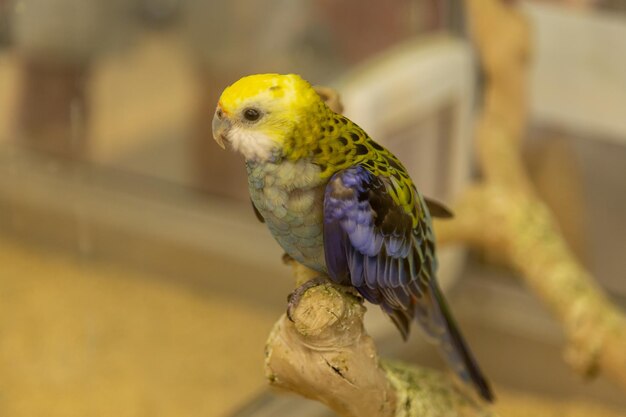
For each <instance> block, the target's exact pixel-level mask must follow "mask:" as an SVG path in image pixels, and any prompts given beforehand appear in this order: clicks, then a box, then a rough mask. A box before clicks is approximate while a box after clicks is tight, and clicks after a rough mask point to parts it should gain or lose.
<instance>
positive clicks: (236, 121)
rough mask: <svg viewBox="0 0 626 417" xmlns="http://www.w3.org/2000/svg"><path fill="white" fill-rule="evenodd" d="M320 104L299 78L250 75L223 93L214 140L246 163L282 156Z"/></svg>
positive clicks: (314, 94)
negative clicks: (299, 129)
mask: <svg viewBox="0 0 626 417" xmlns="http://www.w3.org/2000/svg"><path fill="white" fill-rule="evenodd" d="M320 105H323V104H322V101H321V99H320V97H319V96H318V95H317V93H316V92H315V90H313V88H312V87H311V85H310V84H309V83H308V82H306V81H305V80H303V79H302V78H300V76H298V75H295V74H288V75H280V74H259V75H250V76H247V77H244V78H242V79H240V80H239V81H237V82H235V83H234V84H233V85H231V86H229V87H227V88H226V89H225V90H224V92H223V93H222V96H221V97H220V100H219V102H218V104H217V109H216V110H215V116H214V117H213V137H214V138H215V140H216V141H217V143H218V144H219V145H220V146H222V147H223V148H224V147H225V144H228V145H229V147H231V148H232V149H234V150H235V151H237V152H241V153H242V154H243V155H244V157H245V158H246V160H257V161H263V160H267V159H269V158H270V157H272V156H274V155H276V154H280V153H281V151H282V149H283V148H284V146H285V143H286V141H287V140H289V139H290V138H293V136H294V132H295V130H296V129H297V128H298V126H299V125H300V124H301V123H302V122H303V121H304V120H307V119H310V117H311V115H312V114H315V112H316V111H317V110H318V108H319V106H320Z"/></svg>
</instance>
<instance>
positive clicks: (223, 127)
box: [212, 109, 231, 149]
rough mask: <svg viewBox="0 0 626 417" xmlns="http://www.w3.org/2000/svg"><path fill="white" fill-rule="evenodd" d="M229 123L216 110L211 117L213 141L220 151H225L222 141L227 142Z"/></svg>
mask: <svg viewBox="0 0 626 417" xmlns="http://www.w3.org/2000/svg"><path fill="white" fill-rule="evenodd" d="M230 127H231V124H230V121H229V120H228V119H227V118H226V117H224V114H223V113H222V112H221V111H220V109H218V110H217V111H216V112H215V115H214V116H213V123H212V128H213V139H215V141H216V142H217V144H218V145H220V147H221V148H222V149H226V145H225V144H224V141H225V140H227V134H228V131H229V130H230Z"/></svg>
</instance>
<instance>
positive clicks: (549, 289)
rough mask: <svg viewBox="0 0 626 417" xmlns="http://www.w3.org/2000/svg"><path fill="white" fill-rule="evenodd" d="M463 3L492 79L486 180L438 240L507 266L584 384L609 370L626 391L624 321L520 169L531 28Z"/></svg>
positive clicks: (506, 12)
mask: <svg viewBox="0 0 626 417" xmlns="http://www.w3.org/2000/svg"><path fill="white" fill-rule="evenodd" d="M466 4H467V6H468V7H467V9H468V11H469V15H470V22H471V23H472V27H473V28H474V34H475V41H476V46H477V48H478V51H479V54H480V55H481V58H482V63H483V66H484V70H485V73H486V74H487V78H488V80H489V81H488V82H487V84H486V91H485V103H484V110H483V112H482V115H481V117H480V120H479V122H478V125H477V130H476V143H477V147H478V154H479V160H480V166H481V168H482V170H483V175H484V179H483V181H481V182H479V183H477V184H475V185H473V186H472V187H470V188H469V189H468V190H467V192H466V193H465V194H464V196H463V197H462V198H461V200H460V202H459V204H458V206H457V207H456V209H455V212H456V213H458V217H457V218H456V219H454V220H453V221H450V222H445V223H444V222H441V223H436V225H435V226H436V235H437V238H438V242H439V243H440V244H446V243H465V244H469V245H471V246H474V247H476V248H479V249H481V250H484V251H486V252H488V253H490V254H492V255H494V256H497V257H498V258H499V259H504V260H505V261H506V262H507V263H508V264H509V265H510V266H511V267H513V268H514V269H515V270H516V271H518V273H519V274H520V277H521V278H522V279H524V281H525V282H526V283H527V284H528V285H529V287H530V288H531V289H532V290H533V291H534V292H535V293H536V295H537V296H538V297H539V298H540V299H541V300H542V301H543V302H544V303H545V304H546V305H547V306H548V307H550V308H551V310H552V311H553V312H554V314H555V316H556V318H557V319H558V320H559V321H560V322H561V323H562V325H563V328H564V330H565V333H566V336H567V338H568V340H569V345H568V346H567V347H566V355H565V358H566V360H567V362H568V363H569V364H570V366H572V367H573V369H574V370H576V371H577V372H579V373H581V374H583V375H586V376H589V375H593V374H596V373H597V372H598V371H603V372H605V373H606V374H607V375H608V376H609V377H611V378H612V379H613V381H615V382H616V383H618V384H619V385H621V386H622V387H623V388H625V389H626V319H625V318H624V316H623V314H622V313H621V312H620V311H619V309H617V308H616V307H615V306H614V305H612V304H611V302H610V301H609V300H608V298H607V297H606V295H605V294H604V292H603V291H602V290H601V288H599V286H598V285H597V284H596V282H595V280H594V279H593V277H592V276H591V274H590V273H589V272H588V271H586V270H585V268H584V267H583V266H582V265H581V264H580V262H578V261H577V260H576V258H575V256H574V255H573V254H572V252H571V251H570V249H569V248H568V247H567V244H566V243H565V239H564V237H563V235H562V233H561V231H560V230H559V228H558V226H557V223H556V221H555V220H554V217H553V215H552V213H550V210H549V209H548V207H547V206H546V204H545V203H543V202H542V201H541V200H540V199H539V198H538V197H537V195H536V193H535V191H534V189H533V187H532V185H531V182H530V179H529V177H528V174H527V173H526V171H525V169H524V168H523V164H522V160H521V154H520V150H519V144H520V142H521V138H522V127H523V126H524V125H525V124H526V110H525V109H526V107H527V103H526V98H525V95H524V94H523V91H524V89H525V88H526V82H525V79H526V71H527V62H528V59H527V57H528V55H529V54H528V50H529V33H528V30H527V24H526V23H525V22H524V20H523V18H522V16H521V14H519V12H518V11H517V10H516V9H514V8H512V7H507V6H505V5H504V4H503V2H501V1H499V0H466ZM494 33H498V34H499V35H498V36H493V34H494ZM500 34H502V36H500Z"/></svg>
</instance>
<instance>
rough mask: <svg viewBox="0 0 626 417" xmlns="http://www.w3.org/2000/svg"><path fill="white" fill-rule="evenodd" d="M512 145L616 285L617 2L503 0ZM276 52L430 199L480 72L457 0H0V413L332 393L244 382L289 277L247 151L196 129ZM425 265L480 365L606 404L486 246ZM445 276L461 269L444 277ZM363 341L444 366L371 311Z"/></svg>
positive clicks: (624, 82) (563, 222)
mask: <svg viewBox="0 0 626 417" xmlns="http://www.w3.org/2000/svg"><path fill="white" fill-rule="evenodd" d="M517 7H519V8H521V9H522V10H523V12H524V14H525V15H526V16H527V18H528V20H529V22H530V24H531V31H532V42H533V46H532V63H531V72H530V79H529V83H528V88H529V91H528V94H529V109H528V111H529V125H528V126H527V128H528V129H527V132H528V134H527V135H526V137H525V144H524V157H525V162H526V164H527V167H528V169H529V171H530V173H531V176H532V178H533V181H534V182H535V185H536V186H537V188H538V190H539V193H540V194H541V196H542V197H543V198H544V199H545V201H546V202H547V203H548V204H549V205H550V206H551V207H552V208H553V210H554V211H555V213H556V215H557V217H558V221H559V223H560V226H561V228H562V229H563V231H564V233H565V235H566V237H567V239H568V242H569V244H570V245H571V246H572V248H573V249H574V251H575V252H576V254H577V256H578V257H579V258H580V260H581V261H582V262H583V263H584V265H585V266H586V267H587V268H589V269H590V270H591V272H592V273H593V274H594V275H595V276H596V277H597V279H598V280H599V281H600V283H601V285H602V286H604V287H605V289H606V290H607V291H608V293H609V294H610V296H611V297H612V298H613V300H614V301H615V302H616V303H618V304H620V305H622V306H626V279H625V278H624V277H625V273H626V262H625V261H624V253H626V221H625V220H624V218H623V214H624V213H625V212H626V187H625V184H626V182H625V180H626V2H625V1H624V0H553V1H522V2H519V3H518V4H517ZM261 72H295V73H299V74H301V75H302V76H303V77H304V78H306V79H308V80H309V81H311V82H312V83H313V84H324V85H330V86H333V87H335V88H337V89H338V90H339V92H340V94H341V95H342V98H343V102H344V105H345V109H346V114H347V115H348V116H350V117H351V118H352V119H353V120H355V121H356V122H357V123H359V124H360V125H362V126H363V127H364V128H365V129H366V130H367V131H368V132H369V133H370V134H372V136H373V137H374V138H375V139H377V140H378V141H380V142H382V143H384V144H385V145H387V146H388V147H389V148H391V149H392V150H394V151H395V152H397V153H398V155H399V156H401V159H402V160H403V162H405V164H406V165H407V166H408V167H409V170H410V171H411V173H412V176H413V178H414V179H415V180H416V183H417V184H418V188H420V189H421V190H422V191H424V192H425V194H427V195H430V196H433V197H436V198H438V199H440V200H442V201H444V202H446V203H448V204H449V205H452V204H453V203H454V199H455V197H457V196H458V194H459V192H460V191H462V190H463V188H464V186H465V185H466V184H467V183H468V181H469V180H471V179H472V178H473V176H475V169H474V168H473V164H472V149H471V141H472V126H473V120H474V116H475V114H476V111H477V110H478V104H479V103H480V99H481V97H480V96H481V93H480V92H481V86H482V80H483V76H482V73H481V68H480V65H479V64H478V61H477V58H476V56H475V53H474V51H473V50H472V46H471V39H470V37H469V35H468V30H467V27H466V23H465V11H464V9H463V3H462V2H461V1H460V0H393V1H388V2H385V3H384V5H383V2H379V1H375V0H343V1H340V2H339V1H331V0H262V1H253V0H230V1H226V0H224V1H221V0H220V1H218V0H206V1H201V0H0V415H1V416H7V417H19V416H38V415H46V416H51V417H52V416H87V415H89V416H99V415H102V416H109V415H116V416H171V415H186V416H235V415H236V416H239V417H244V416H270V415H272V416H280V415H293V414H292V413H293V410H295V409H297V410H298V413H299V414H298V415H301V416H328V415H332V414H328V412H327V411H325V410H324V409H323V408H322V407H321V406H317V405H315V404H313V403H310V402H306V401H305V400H301V399H296V398H293V397H282V396H278V395H276V394H272V393H268V392H266V385H265V382H264V379H263V347H264V342H265V339H266V337H267V334H268V333H269V331H270V329H271V326H272V324H273V322H274V321H275V320H276V319H277V317H278V315H279V314H281V313H282V312H283V311H284V308H285V300H286V295H287V294H288V293H289V292H290V291H291V289H292V285H293V284H292V280H291V278H290V271H289V270H288V268H287V267H285V266H284V265H282V263H281V261H280V257H281V251H280V249H279V248H278V246H277V245H276V244H275V243H274V242H273V240H272V238H271V237H270V235H269V232H267V231H266V230H265V227H264V226H263V225H261V224H259V223H258V222H257V221H256V219H255V217H254V214H253V213H252V210H251V207H250V203H249V200H248V197H247V185H246V180H245V169H244V167H243V163H242V161H241V160H240V159H239V158H238V156H236V155H233V154H230V153H227V152H223V151H222V150H221V149H220V148H219V147H217V146H216V145H215V143H214V142H213V140H212V137H211V131H210V124H211V119H212V115H213V111H214V107H215V104H216V102H217V98H218V97H219V94H220V93H221V91H222V90H223V88H224V87H225V86H227V85H228V84H230V83H232V82H234V81H235V80H237V79H238V78H239V77H241V76H243V75H246V74H250V73H261ZM443 252H444V253H442V257H443V261H442V262H441V263H442V271H441V280H442V281H443V285H444V287H445V288H446V290H447V291H448V292H449V294H450V295H449V296H450V298H451V304H452V305H453V309H454V311H455V312H456V316H457V317H458V318H459V321H460V322H461V327H462V328H463V329H464V331H465V333H466V334H467V338H468V339H469V340H470V344H471V345H472V347H473V349H474V351H475V353H476V355H477V356H478V358H479V359H480V362H481V363H482V365H483V367H484V368H485V371H486V373H487V374H488V375H489V376H490V378H491V379H493V381H494V383H495V385H496V387H497V389H496V391H497V390H498V389H500V388H502V389H505V390H511V391H513V392H520V393H524V394H528V395H535V396H537V397H538V398H546V399H551V400H554V401H564V402H568V401H572V402H584V403H590V404H601V405H602V406H604V407H607V408H608V409H613V410H625V409H626V399H624V395H623V393H622V392H620V391H619V390H618V389H617V388H615V387H614V386H613V385H611V384H610V383H609V382H607V381H606V380H604V379H603V378H600V379H598V380H596V381H592V382H583V381H581V380H580V378H579V377H578V376H576V375H574V374H573V372H572V371H571V370H570V369H569V368H567V367H566V365H565V364H564V362H563V360H562V354H561V348H562V346H563V336H562V332H561V330H560V328H559V326H558V325H557V324H556V323H555V322H554V321H553V320H552V319H551V317H550V315H549V314H548V312H547V311H546V310H545V309H544V308H543V306H542V305H540V304H539V302H537V301H536V300H535V299H534V297H533V296H532V295H531V294H530V293H528V292H527V291H526V289H525V288H524V287H523V285H522V284H521V283H520V282H519V281H518V280H517V279H516V277H515V276H514V275H513V274H512V273H511V272H509V271H508V270H507V269H505V268H503V267H502V266H499V265H498V263H497V262H492V261H493V260H490V259H484V256H482V255H481V254H480V253H469V254H468V253H466V252H465V251H464V250H462V249H459V248H456V249H446V250H445V251H443ZM460 278H462V279H460ZM369 310H370V313H369V314H368V316H370V317H368V327H369V329H370V332H371V333H372V334H373V335H374V336H375V338H376V339H377V340H378V345H379V346H380V349H381V352H382V353H383V354H385V355H389V356H395V357H401V358H403V359H406V360H408V361H413V362H415V363H420V364H424V365H428V366H441V367H443V366H442V365H441V364H440V363H439V359H438V357H437V354H436V352H435V351H434V349H433V348H432V347H430V346H426V344H424V343H423V338H421V336H420V335H419V332H415V336H413V337H412V339H411V341H410V342H409V343H407V344H403V343H402V342H401V339H400V337H398V335H397V334H396V332H395V330H394V328H393V326H391V325H390V324H389V323H388V322H387V321H386V320H385V319H384V318H382V317H380V316H379V315H377V311H375V310H377V309H374V308H370V309H369Z"/></svg>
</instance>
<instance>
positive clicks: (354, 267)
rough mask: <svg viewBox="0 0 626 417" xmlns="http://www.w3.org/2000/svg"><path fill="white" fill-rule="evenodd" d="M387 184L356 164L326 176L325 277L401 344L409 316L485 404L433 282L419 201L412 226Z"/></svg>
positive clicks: (478, 376) (482, 384)
mask: <svg viewBox="0 0 626 417" xmlns="http://www.w3.org/2000/svg"><path fill="white" fill-rule="evenodd" d="M394 186H395V185H394V181H392V180H390V179H389V178H386V177H382V176H376V175H374V174H373V173H372V172H371V171H369V170H368V169H367V168H365V167H364V166H360V165H357V166H353V167H351V168H348V169H345V170H343V171H341V172H338V173H336V174H335V175H334V176H333V177H332V178H331V179H330V181H329V182H328V185H327V187H326V192H325V196H324V250H325V256H326V267H327V269H328V274H329V276H330V277H331V279H333V280H334V281H335V282H337V283H339V284H343V285H348V284H349V285H352V286H354V287H355V288H356V289H357V291H359V293H360V294H361V295H362V296H363V297H364V298H365V299H366V300H368V301H370V302H372V303H374V304H378V305H380V306H381V308H382V309H383V311H385V312H386V313H387V314H388V315H389V317H390V318H391V319H392V321H393V322H394V324H395V325H396V327H397V328H398V329H399V330H400V333H401V334H402V336H403V337H404V338H405V339H406V338H407V337H408V334H409V328H410V323H411V321H412V320H413V319H416V320H417V321H418V322H419V323H420V324H421V326H422V327H423V328H424V330H425V331H426V332H427V333H428V334H429V335H431V336H432V337H433V338H435V339H436V340H438V341H439V342H440V344H442V345H443V349H442V350H443V351H444V355H445V356H446V359H447V360H448V362H449V363H450V365H451V366H452V368H453V369H454V370H455V371H456V372H457V374H458V375H459V376H460V377H461V378H463V379H465V380H471V381H472V382H473V383H474V385H475V386H476V387H477V389H478V391H479V392H480V393H481V395H482V396H483V397H484V398H486V399H488V400H490V399H492V398H493V394H492V393H491V390H490V388H489V386H488V384H487V382H486V381H485V379H484V377H483V376H482V373H481V371H480V369H479V368H478V365H477V363H476V361H475V360H474V358H473V356H472V355H471V353H470V351H469V349H468V348H467V346H466V345H465V342H464V341H463V338H462V336H461V334H460V332H459V331H458V329H457V327H456V324H455V322H454V319H453V318H452V316H451V314H450V311H449V309H448V307H447V304H446V302H445V300H444V299H443V296H442V294H441V291H440V290H439V287H438V285H437V282H436V280H435V271H436V268H437V261H436V258H435V244H434V236H433V233H432V230H431V227H430V222H429V217H428V216H429V215H428V210H427V208H426V205H425V203H424V200H423V199H422V197H421V196H419V194H417V192H416V196H417V198H416V200H417V201H416V204H419V205H420V207H419V210H417V212H419V213H423V215H424V216H425V217H424V218H422V219H419V221H418V223H417V226H415V227H414V226H413V221H412V217H411V214H409V213H406V212H405V211H404V209H403V208H402V207H400V206H398V205H397V204H396V203H395V202H394V200H393V198H392V197H391V194H392V193H391V191H393V187H394Z"/></svg>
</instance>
